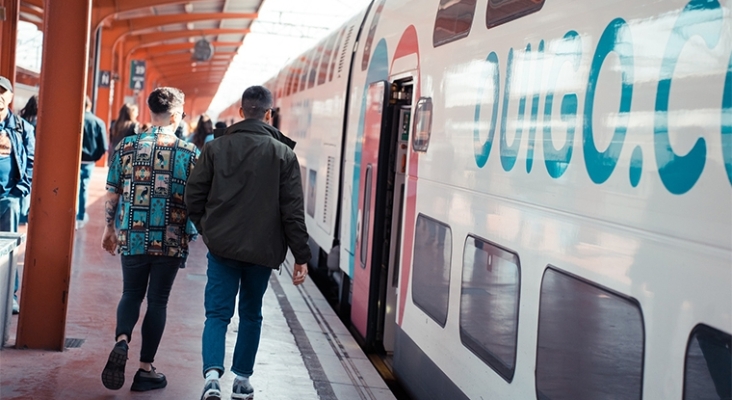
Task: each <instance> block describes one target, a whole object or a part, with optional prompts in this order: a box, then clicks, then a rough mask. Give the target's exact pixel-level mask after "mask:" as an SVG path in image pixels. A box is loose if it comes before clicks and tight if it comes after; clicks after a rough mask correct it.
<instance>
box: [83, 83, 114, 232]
mask: <svg viewBox="0 0 732 400" xmlns="http://www.w3.org/2000/svg"><path fill="white" fill-rule="evenodd" d="M84 109H85V111H84V137H83V139H82V142H81V170H80V172H79V204H78V208H79V209H78V211H77V212H76V227H77V228H81V227H83V226H84V225H85V224H86V222H87V221H89V216H88V215H87V214H86V201H87V199H88V194H89V181H90V180H91V176H92V172H94V163H96V162H97V161H99V159H100V158H102V156H104V154H106V153H107V146H108V145H107V127H106V126H105V125H104V121H102V120H101V119H99V118H97V116H96V115H94V114H93V113H92V112H91V109H92V102H91V99H89V96H86V99H84Z"/></svg>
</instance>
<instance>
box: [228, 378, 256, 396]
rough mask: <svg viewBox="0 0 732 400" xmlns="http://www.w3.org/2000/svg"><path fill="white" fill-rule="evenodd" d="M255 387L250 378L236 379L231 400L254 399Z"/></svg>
mask: <svg viewBox="0 0 732 400" xmlns="http://www.w3.org/2000/svg"><path fill="white" fill-rule="evenodd" d="M253 399H254V388H253V387H252V384H251V383H249V379H239V378H236V379H234V387H233V388H232V390H231V400H253Z"/></svg>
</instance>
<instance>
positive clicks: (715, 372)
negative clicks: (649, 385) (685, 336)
mask: <svg viewBox="0 0 732 400" xmlns="http://www.w3.org/2000/svg"><path fill="white" fill-rule="evenodd" d="M729 398H732V336H730V334H728V333H724V332H722V331H720V330H717V329H714V328H712V327H710V326H707V325H703V324H699V325H697V326H696V327H695V328H694V329H693V330H692V331H691V335H690V336H689V343H688V345H687V347H686V367H685V371H684V400H720V399H729Z"/></svg>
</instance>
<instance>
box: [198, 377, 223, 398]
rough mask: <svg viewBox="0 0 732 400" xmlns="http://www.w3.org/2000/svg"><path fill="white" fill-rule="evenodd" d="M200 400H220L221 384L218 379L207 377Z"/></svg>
mask: <svg viewBox="0 0 732 400" xmlns="http://www.w3.org/2000/svg"><path fill="white" fill-rule="evenodd" d="M201 400H221V385H220V384H219V380H218V379H207V380H206V385H205V386H204V387H203V394H202V395H201Z"/></svg>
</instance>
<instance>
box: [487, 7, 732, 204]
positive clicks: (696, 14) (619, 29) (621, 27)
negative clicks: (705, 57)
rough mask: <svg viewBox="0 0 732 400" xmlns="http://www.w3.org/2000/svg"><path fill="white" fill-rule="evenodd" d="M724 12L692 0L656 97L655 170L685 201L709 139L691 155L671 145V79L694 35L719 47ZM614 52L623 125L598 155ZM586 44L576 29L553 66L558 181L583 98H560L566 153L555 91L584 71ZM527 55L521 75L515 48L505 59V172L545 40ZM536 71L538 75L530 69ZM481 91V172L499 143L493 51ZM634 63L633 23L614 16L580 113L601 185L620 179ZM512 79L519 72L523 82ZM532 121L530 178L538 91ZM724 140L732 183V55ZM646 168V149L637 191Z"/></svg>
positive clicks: (547, 111)
mask: <svg viewBox="0 0 732 400" xmlns="http://www.w3.org/2000/svg"><path fill="white" fill-rule="evenodd" d="M724 27H725V25H724V12H723V10H722V8H721V5H720V3H719V1H718V0H692V1H690V2H689V3H688V4H687V6H686V7H685V8H684V9H683V11H682V12H681V14H680V15H679V17H678V19H677V21H676V23H675V25H674V28H673V30H672V34H671V37H670V39H669V41H668V43H667V45H666V49H665V53H664V58H663V62H662V66H661V71H660V77H659V81H658V89H657V93H656V103H655V117H654V128H653V133H654V135H653V141H654V151H655V159H656V164H657V165H656V166H657V170H658V174H659V176H660V178H661V181H662V183H663V185H664V186H665V187H666V189H667V190H668V191H669V192H670V193H673V194H677V195H681V194H684V193H686V192H688V191H689V190H691V188H692V187H693V186H694V185H695V184H696V182H697V181H698V180H699V178H700V176H701V174H702V172H703V170H704V166H705V163H706V158H707V146H706V142H705V140H704V138H702V137H700V138H698V139H697V141H696V143H695V144H694V146H693V148H692V150H691V151H689V152H688V153H687V154H686V155H678V154H676V152H675V151H674V150H673V148H672V147H671V143H670V140H669V132H668V108H669V99H670V93H671V85H672V81H673V73H674V70H675V67H676V64H677V62H678V59H679V57H680V55H681V51H682V49H683V47H684V45H685V44H686V43H687V42H688V41H689V39H691V38H692V37H695V36H700V37H701V38H702V39H703V40H704V42H705V44H706V46H707V47H708V48H710V49H711V48H714V47H715V46H717V44H718V43H719V41H720V38H721V35H722V33H723V30H724ZM612 53H615V54H616V55H617V56H618V59H619V61H620V71H621V74H622V86H621V92H620V104H619V107H618V118H617V119H616V121H617V125H616V126H615V129H614V132H613V136H612V139H611V140H610V144H609V146H608V147H607V148H606V149H605V150H603V151H600V150H599V149H598V148H597V146H596V144H595V136H594V132H593V116H594V109H595V98H596V96H597V93H596V88H597V83H598V79H599V76H600V72H601V71H602V69H603V66H604V64H605V61H606V59H607V57H608V56H609V55H610V54H612ZM582 55H583V54H582V38H581V37H580V35H579V34H578V33H577V32H575V31H570V32H568V33H567V34H565V35H564V37H563V38H562V40H560V41H559V42H558V45H557V46H556V49H555V54H554V58H553V61H552V64H551V66H549V67H550V74H549V80H548V89H547V93H546V97H545V102H544V104H545V105H544V113H543V119H544V124H543V129H542V135H543V137H542V138H541V139H539V140H542V142H543V149H544V164H545V167H546V170H547V172H548V174H549V176H551V177H552V178H553V179H558V178H560V177H561V176H562V175H564V173H565V172H566V171H567V168H568V166H569V163H570V161H571V159H572V154H573V148H574V139H575V127H576V125H577V118H578V97H577V94H576V93H567V94H565V95H564V96H563V98H562V100H561V104H560V105H559V107H560V116H561V117H560V118H561V120H562V122H563V123H564V124H566V139H565V142H564V144H563V145H562V147H560V148H558V149H557V148H556V147H555V146H554V142H553V139H552V136H553V132H552V129H553V128H552V123H551V116H552V110H553V108H554V92H555V90H556V87H557V82H558V79H559V73H560V70H561V69H562V67H563V66H564V65H565V64H567V63H569V64H570V65H571V66H572V67H573V69H574V71H575V72H577V71H578V70H579V67H580V60H581V58H582ZM523 56H524V57H526V59H530V60H532V63H529V62H525V63H521V66H522V69H521V71H519V72H515V71H514V69H515V68H514V57H515V56H514V49H509V52H508V56H507V61H506V62H507V66H506V77H505V80H504V93H503V102H502V107H501V124H500V138H499V156H500V163H501V167H502V169H503V170H504V171H506V172H508V171H511V170H512V169H513V168H514V167H515V164H516V161H517V159H518V154H519V150H520V146H521V143H522V136H523V133H524V128H523V125H524V119H525V118H526V117H525V114H526V111H527V110H526V109H527V102H528V101H529V99H528V96H529V95H528V94H527V93H529V91H528V87H527V86H528V82H529V81H530V80H533V82H534V87H538V85H539V84H540V82H541V73H542V65H541V64H542V63H543V60H544V41H543V40H542V41H540V42H539V44H538V46H537V49H536V51H535V52H533V53H532V47H531V45H530V44H529V45H527V46H526V48H525V51H524V55H523ZM530 65H533V70H531V69H530ZM484 67H485V68H484V70H483V71H484V72H483V76H481V81H480V82H481V83H482V84H481V85H479V87H478V93H477V95H478V97H477V102H476V106H475V114H474V119H475V121H474V122H475V127H474V130H473V144H474V149H475V153H474V154H475V162H476V164H477V166H478V167H479V168H483V167H484V166H485V165H486V163H487V162H488V158H489V156H490V152H491V149H492V147H493V141H494V139H495V131H496V121H497V116H498V111H499V110H498V108H499V103H500V100H499V92H500V81H501V79H500V61H499V58H498V55H497V54H496V53H495V52H491V53H490V54H489V55H488V57H487V58H486V60H485V65H484ZM634 68H635V60H634V54H633V37H632V36H631V32H630V28H629V26H628V23H627V22H626V21H625V20H623V19H622V18H616V19H614V20H613V21H611V22H610V23H609V24H608V25H607V27H606V28H605V30H604V32H603V34H602V36H601V37H600V40H599V41H598V44H597V48H596V49H595V52H594V55H593V57H592V63H591V67H590V71H589V77H588V81H587V88H586V96H585V103H584V111H583V115H582V118H583V119H582V127H581V129H582V151H583V153H584V163H585V169H586V171H587V174H588V175H589V177H590V179H591V180H592V182H594V183H596V184H602V183H604V182H606V181H607V180H608V179H609V178H610V177H611V176H612V175H613V173H615V171H616V169H617V166H618V160H619V158H620V154H621V151H622V149H623V146H624V144H625V136H626V132H627V129H628V122H629V119H630V112H631V105H632V100H633V82H634V76H633V71H634ZM514 73H518V74H520V76H518V79H517V77H515V76H513V75H514ZM516 81H520V82H522V87H521V91H520V93H521V96H520V97H519V102H518V117H517V127H516V130H515V135H514V138H513V142H512V143H508V139H507V136H508V135H507V126H508V112H509V105H510V102H509V99H510V96H511V92H512V91H513V90H515V89H514V88H512V82H516ZM491 84H492V87H493V90H492V92H493V93H492V96H493V97H492V102H491V103H492V105H493V107H492V110H491V118H490V121H491V122H490V126H489V128H488V132H487V138H486V140H485V141H484V142H482V143H481V139H480V133H481V132H480V126H481V125H480V121H481V113H482V112H483V111H485V113H486V114H487V112H488V110H482V104H481V102H482V98H483V96H484V95H485V94H487V93H484V92H485V90H486V88H487V87H488V86H489V85H491ZM530 110H531V115H530V118H531V123H530V127H529V132H528V137H527V139H528V140H527V142H528V148H527V153H526V172H527V173H530V172H531V171H532V169H533V164H534V143H535V141H536V132H537V127H538V125H539V124H538V121H537V120H538V117H539V94H538V93H534V94H533V95H532V97H531V108H530ZM721 111H722V120H721V136H722V152H723V155H722V156H723V160H724V165H725V169H726V172H727V177H728V180H729V182H730V184H731V185H732V55H731V56H730V60H729V65H728V68H727V73H726V77H725V82H724V93H723V100H722V105H721ZM642 169H643V151H642V149H641V147H640V146H636V147H635V148H633V150H632V153H631V158H630V165H629V170H628V178H629V181H630V184H631V186H632V187H636V186H638V184H639V183H640V179H641V175H642V174H641V172H642Z"/></svg>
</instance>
